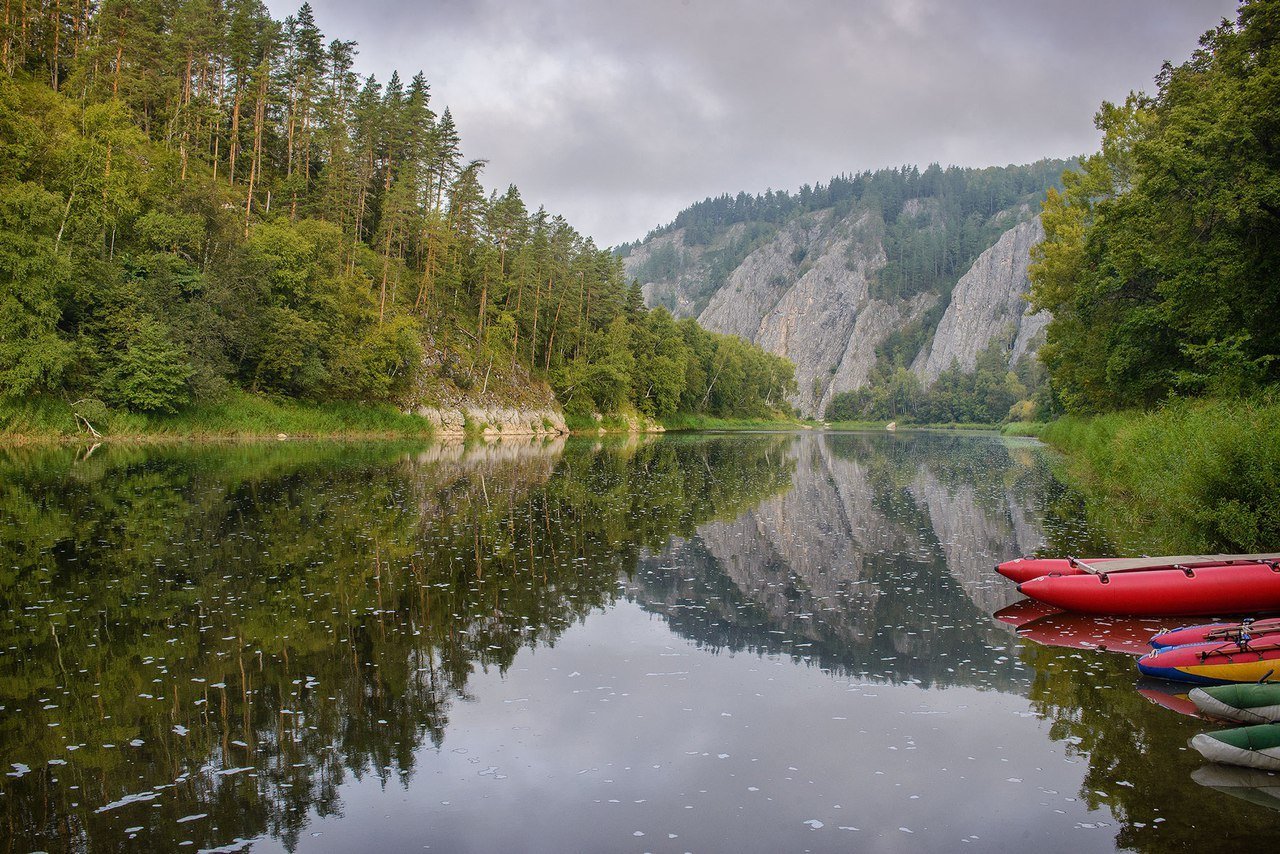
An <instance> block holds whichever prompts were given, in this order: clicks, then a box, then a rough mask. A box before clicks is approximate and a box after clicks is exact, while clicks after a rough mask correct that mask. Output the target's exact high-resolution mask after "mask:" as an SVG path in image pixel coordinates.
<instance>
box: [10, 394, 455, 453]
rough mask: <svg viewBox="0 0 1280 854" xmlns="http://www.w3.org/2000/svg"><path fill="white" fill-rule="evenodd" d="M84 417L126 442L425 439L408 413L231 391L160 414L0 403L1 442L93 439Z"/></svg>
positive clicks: (425, 429) (39, 401)
mask: <svg viewBox="0 0 1280 854" xmlns="http://www.w3.org/2000/svg"><path fill="white" fill-rule="evenodd" d="M76 413H79V415H80V416H81V417H80V418H77V416H76ZM85 419H87V421H88V423H89V424H90V425H92V427H93V429H94V430H96V431H97V432H98V433H99V434H101V435H103V436H105V437H107V438H110V439H113V440H115V439H121V440H127V441H153V440H166V439H253V438H273V437H275V436H277V435H279V434H281V433H284V434H286V435H288V436H297V437H312V438H315V437H333V438H361V437H380V438H426V437H429V436H430V435H431V425H430V423H429V422H428V421H427V420H426V419H425V418H420V417H418V416H417V415H406V414H404V413H403V412H400V411H399V410H398V409H396V408H395V407H393V406H390V405H386V404H375V405H364V404H352V403H323V404H320V403H299V402H296V401H279V400H272V399H269V398H265V397H258V396H255V395H250V394H242V393H237V394H233V395H231V396H229V397H228V398H227V399H225V400H223V401H221V402H219V403H217V404H203V405H199V406H191V407H187V408H184V409H182V410H180V411H178V412H176V413H173V414H165V415H161V414H140V413H131V412H119V411H111V410H107V409H106V408H105V407H103V406H102V405H101V404H98V403H96V402H88V403H84V402H81V403H79V404H78V405H77V406H76V407H74V408H73V407H72V405H71V404H69V403H67V402H66V401H62V400H59V399H56V398H32V399H30V400H24V401H21V402H8V403H0V443H6V444H48V443H58V442H77V441H86V440H91V439H93V438H94V436H93V434H92V433H91V432H90V431H89V430H88V428H87V427H86V426H85Z"/></svg>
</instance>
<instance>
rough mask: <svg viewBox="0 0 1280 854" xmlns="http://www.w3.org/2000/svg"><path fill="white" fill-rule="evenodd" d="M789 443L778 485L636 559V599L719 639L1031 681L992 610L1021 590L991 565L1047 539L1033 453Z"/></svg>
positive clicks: (909, 675) (982, 442)
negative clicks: (746, 506) (1040, 521)
mask: <svg viewBox="0 0 1280 854" xmlns="http://www.w3.org/2000/svg"><path fill="white" fill-rule="evenodd" d="M789 453H790V454H791V455H792V456H793V457H794V459H795V476H794V480H793V484H792V488H791V489H790V490H789V491H787V492H786V493H783V494H781V495H778V496H775V497H773V498H770V499H768V500H766V501H764V502H763V503H761V504H760V505H759V506H757V507H754V508H752V509H750V510H748V511H747V512H746V513H744V514H743V515H742V516H740V517H739V518H737V519H735V520H733V521H730V522H713V523H710V524H706V525H703V526H702V527H700V528H699V529H698V531H697V533H696V534H695V535H694V536H693V537H691V538H688V539H685V540H682V541H678V542H675V543H673V544H672V545H671V546H669V547H668V548H667V549H666V550H664V551H663V552H660V553H657V554H653V555H649V556H647V557H646V559H645V560H644V561H642V564H641V572H640V573H639V574H638V575H637V580H636V583H635V585H634V587H633V588H632V593H633V595H635V596H636V598H637V599H638V600H639V601H640V602H641V603H642V604H644V605H645V606H646V607H648V608H650V609H652V610H655V611H658V612H661V613H663V614H664V615H666V617H667V619H668V620H669V621H670V622H671V624H672V626H673V628H675V629H676V630H677V631H679V632H681V633H684V634H686V635H688V636H690V637H693V638H695V639H697V640H698V641H700V642H702V643H705V644H708V645H710V646H712V647H716V648H726V649H730V650H740V649H753V650H758V651H768V652H788V653H790V654H792V655H795V656H797V657H806V658H809V659H811V660H813V661H816V662H817V663H819V664H820V665H822V666H824V667H829V668H836V669H838V670H840V671H842V672H846V673H849V674H855V675H864V676H871V677H876V678H883V679H888V680H891V681H913V682H914V681H919V682H923V683H926V684H932V683H940V684H944V685H945V684H970V685H977V686H991V687H1000V688H1007V687H1011V686H1013V685H1015V684H1017V685H1022V684H1024V683H1025V682H1026V681H1027V677H1026V676H1025V671H1023V670H1022V669H1021V665H1020V663H1019V662H1017V661H1015V660H1013V658H1011V657H1010V656H1005V655H1001V654H1000V652H1001V649H1000V648H1001V647H1004V646H1006V645H1008V644H1009V642H1010V641H1011V640H1012V638H1011V637H1010V636H1009V634H1008V633H1007V631H1006V630H1004V629H1002V628H1001V627H998V626H995V625H993V624H992V623H991V621H990V619H989V615H990V613H991V612H992V611H993V610H996V609H998V608H1000V607H1002V606H1003V605H1006V604H1008V603H1009V602H1011V601H1013V600H1014V599H1015V598H1017V595H1016V592H1015V591H1014V590H1013V589H1012V587H1011V586H1010V585H1008V584H1007V583H1006V582H1004V581H1003V579H1001V578H999V577H998V576H996V575H995V574H994V573H993V572H992V566H993V565H994V564H995V563H997V562H999V561H1001V560H1004V559H1007V558H1009V557H1013V556H1015V555H1017V554H1021V553H1025V552H1028V551H1031V550H1033V549H1034V548H1035V547H1036V546H1037V545H1038V544H1039V542H1040V540H1041V539H1042V536H1043V535H1042V533H1041V532H1040V530H1039V528H1038V525H1037V523H1036V518H1037V508H1036V506H1035V502H1036V500H1037V499H1038V497H1039V495H1040V491H1041V490H1042V488H1043V486H1044V482H1045V480H1047V479H1048V477H1049V475H1048V473H1047V471H1046V470H1045V469H1044V466H1043V463H1042V461H1041V460H1040V457H1039V456H1038V455H1037V454H1036V453H1034V452H1032V451H1031V450H1029V449H1026V448H1022V449H1019V448H1016V447H1009V446H1006V445H1004V444H1002V443H1000V442H998V441H993V440H991V439H990V438H988V437H971V436H951V435H920V434H916V435H913V436H910V437H895V436H893V435H889V434H834V435H828V436H806V437H803V438H801V439H799V440H797V441H796V442H795V443H794V444H793V445H792V446H791V447H790V449H789Z"/></svg>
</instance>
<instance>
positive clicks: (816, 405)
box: [624, 164, 1052, 416]
mask: <svg viewBox="0 0 1280 854" xmlns="http://www.w3.org/2000/svg"><path fill="white" fill-rule="evenodd" d="M972 171H973V170H969V171H966V170H947V171H946V172H945V173H941V172H935V171H934V168H932V167H931V170H930V171H929V172H926V173H924V176H923V178H917V179H914V180H913V179H911V178H910V176H907V177H903V175H901V174H900V173H898V172H896V171H895V172H893V173H891V174H890V178H889V179H886V180H885V181H881V185H883V186H881V185H876V183H875V182H876V181H878V180H880V176H881V174H882V173H875V174H874V175H872V174H868V175H866V176H859V177H858V178H856V179H850V184H851V185H854V184H857V182H859V181H865V183H866V186H865V187H864V188H863V189H861V190H856V191H848V192H847V193H846V194H845V196H844V197H842V198H841V199H840V200H839V201H838V202H834V203H832V204H831V205H830V206H827V207H822V206H821V203H820V202H813V201H812V198H813V197H814V192H813V191H811V190H810V188H805V189H806V191H809V196H808V197H807V198H808V199H809V201H807V202H806V201H804V200H803V199H802V200H795V199H792V197H789V196H786V195H785V194H774V195H771V196H770V197H769V198H768V199H762V198H761V197H756V198H755V199H751V198H746V201H745V202H744V201H743V199H744V197H742V196H739V197H738V199H737V200H730V199H728V198H727V197H725V198H724V199H721V200H707V201H706V202H704V203H700V205H701V206H702V207H706V208H709V209H710V211H711V212H710V213H707V212H705V211H704V212H701V213H699V209H700V206H699V205H695V206H694V207H692V208H690V209H689V210H688V211H686V212H685V213H683V214H682V215H681V217H677V220H676V222H674V223H673V224H672V225H671V226H667V227H665V228H663V229H658V230H656V231H655V232H654V233H652V234H651V235H650V236H649V238H647V239H646V240H645V241H643V242H641V243H639V244H637V245H635V246H629V247H625V248H624V253H625V254H624V263H625V265H626V269H627V272H628V274H629V275H632V276H636V277H637V278H639V279H640V281H641V287H642V291H643V293H644V296H645V299H646V301H647V302H648V304H649V305H651V306H652V305H665V306H666V307H667V308H669V309H670V310H671V311H672V313H673V314H675V315H676V316H678V317H679V316H686V317H696V318H697V319H698V322H699V323H700V324H701V325H702V326H704V327H705V328H707V329H711V330H713V331H716V332H723V333H729V334H734V335H739V336H741V337H743V338H745V339H747V340H748V341H751V342H753V343H755V344H759V345H760V346H762V347H764V348H765V349H767V350H770V351H772V352H774V353H777V354H779V355H783V356H786V357H787V358H789V359H791V360H792V362H794V363H795V366H796V380H797V384H798V393H797V395H796V397H795V399H794V400H792V403H793V404H794V405H795V406H796V407H797V409H798V410H799V411H800V412H801V413H802V414H804V415H810V416H821V415H822V413H823V412H824V411H825V409H826V407H827V404H828V403H830V401H831V399H832V397H834V396H835V395H836V394H838V393H840V392H844V391H851V390H854V389H857V388H861V387H863V386H865V385H867V384H868V383H870V382H871V380H872V378H873V371H874V369H875V368H876V366H877V364H878V363H880V362H881V360H884V359H886V358H889V357H887V356H886V350H889V349H894V348H897V352H895V353H894V354H893V355H892V360H893V363H894V364H904V365H909V366H911V368H912V370H913V371H914V372H915V373H916V374H917V376H919V377H920V378H921V381H922V383H923V384H924V385H929V384H931V383H932V382H934V381H935V380H936V379H937V377H938V375H939V374H940V373H941V372H942V371H944V370H946V369H947V368H949V367H950V366H951V365H952V364H953V363H956V364H958V365H959V366H960V367H961V368H963V369H967V370H972V369H973V367H974V363H975V360H976V357H977V355H978V353H980V352H981V351H983V350H984V349H985V348H987V347H988V346H989V345H990V344H991V342H993V341H998V342H999V343H1000V345H1001V346H1002V347H1004V348H1005V350H1006V353H1007V355H1008V359H1009V364H1010V366H1011V367H1012V366H1013V365H1015V364H1016V363H1017V362H1018V361H1019V360H1020V359H1023V358H1025V357H1026V356H1028V355H1031V354H1034V352H1035V350H1036V348H1037V347H1038V345H1039V342H1040V340H1041V338H1042V337H1043V336H1041V335H1040V333H1041V331H1042V330H1043V328H1044V326H1045V324H1046V323H1047V322H1048V317H1047V316H1045V315H1043V314H1038V315H1032V314H1030V313H1029V312H1028V306H1027V303H1026V301H1025V299H1024V298H1023V297H1024V294H1025V293H1026V291H1027V289H1028V286H1029V282H1028V278H1027V265H1028V261H1029V254H1028V253H1029V251H1030V249H1031V247H1032V246H1033V245H1034V244H1035V243H1036V242H1038V241H1039V240H1040V239H1041V238H1042V237H1043V232H1042V231H1041V230H1040V226H1039V223H1038V221H1037V219H1036V214H1037V212H1038V210H1039V199H1040V197H1041V196H1042V195H1043V192H1044V189H1045V187H1047V186H1048V183H1047V182H1048V179H1047V178H1046V177H1045V176H1047V175H1049V174H1051V173H1052V166H1051V165H1049V166H1047V165H1045V164H1036V165H1035V166H1034V167H1007V168H1006V169H1003V170H1000V169H997V170H979V171H977V172H975V173H974V174H975V175H977V177H974V175H970V174H969V173H970V172H972ZM930 174H932V175H933V176H934V178H935V179H937V178H938V176H939V175H945V176H948V180H951V184H948V185H947V186H946V187H943V186H942V184H943V183H945V181H942V180H941V179H938V180H934V181H928V180H924V179H927V178H928V177H929V175H930ZM954 176H959V177H954ZM979 179H981V180H980V181H979ZM1015 179H1016V180H1015ZM895 181H896V183H894V182H895ZM1001 181H1006V182H1013V183H1012V184H1011V185H1010V186H1012V187H1013V189H1008V188H1006V190H1005V192H1004V195H1003V196H1001V197H1000V200H999V201H998V202H992V200H991V199H992V198H994V197H995V196H996V195H998V194H997V193H995V191H989V192H987V191H985V190H983V188H985V187H988V186H989V185H996V186H1003V185H1001V184H1000V182H1001ZM1037 181H1038V182H1039V183H1037ZM966 182H967V183H966ZM982 182H986V183H982ZM834 186H835V184H834V183H833V185H832V187H834ZM886 188H887V189H886ZM948 188H950V189H948ZM957 188H958V189H957ZM830 189H831V188H828V190H829V191H830ZM893 189H896V190H898V191H900V192H902V193H904V194H906V197H905V198H899V199H896V200H893V199H890V200H889V201H886V198H887V197H888V190H893ZM818 190H823V188H822V187H821V186H819V188H818ZM858 192H861V195H858ZM948 193H950V195H948ZM984 193H985V195H984ZM912 194H914V195H912ZM829 195H831V196H833V197H834V196H836V195H837V193H836V192H834V191H831V192H829ZM962 195H963V198H960V196H962ZM778 199H782V200H783V202H778V201H777V200H778ZM725 209H727V213H726V211H725ZM744 211H745V212H744ZM753 216H755V217H757V218H756V219H752V218H751V217H753ZM708 219H710V220H711V222H710V224H708V222H707V220H708ZM730 220H736V221H730ZM682 222H684V223H686V224H684V225H682V224H681V223H682ZM904 348H905V349H906V351H905V352H904Z"/></svg>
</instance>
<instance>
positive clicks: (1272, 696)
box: [1189, 682, 1280, 724]
mask: <svg viewBox="0 0 1280 854" xmlns="http://www.w3.org/2000/svg"><path fill="white" fill-rule="evenodd" d="M1189 699H1190V700H1191V702H1193V703H1195V704H1196V708H1197V709H1199V710H1200V711H1201V712H1202V713H1203V714H1205V715H1208V716H1209V717H1211V718H1221V719H1222V720H1224V721H1238V722H1239V723H1242V724H1273V723H1280V683H1275V682H1266V683H1241V684H1237V685H1213V686H1209V687H1205V688H1193V689H1192V690H1191V694H1190V695H1189Z"/></svg>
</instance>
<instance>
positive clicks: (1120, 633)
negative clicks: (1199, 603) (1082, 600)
mask: <svg viewBox="0 0 1280 854" xmlns="http://www.w3.org/2000/svg"><path fill="white" fill-rule="evenodd" d="M995 616H996V618H997V619H1000V618H1001V617H1000V613H999V612H997V614H996V615H995ZM1174 622H1176V621H1171V620H1169V619H1161V618H1144V617H1095V616H1091V615H1089V614H1073V613H1070V612H1067V611H1057V612H1055V613H1051V614H1047V615H1045V616H1043V617H1038V618H1036V619H1034V620H1031V621H1028V622H1025V623H1021V624H1019V625H1018V637H1020V638H1025V639H1026V640H1032V641H1035V642H1036V643H1039V644H1044V645H1045V646H1059V647H1066V648H1068V649H1097V650H1102V651H1104V652H1119V653H1124V654H1125V655H1146V654H1147V653H1148V652H1151V636H1152V635H1154V634H1156V633H1157V632H1161V631H1164V630H1165V629H1168V628H1171V627H1172V626H1173V625H1174Z"/></svg>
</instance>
